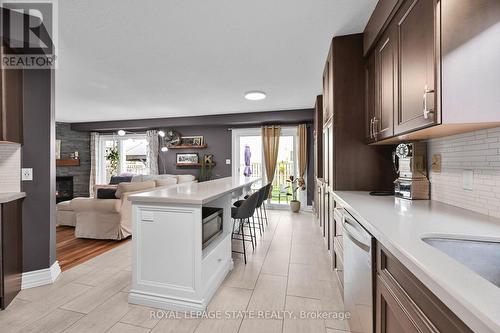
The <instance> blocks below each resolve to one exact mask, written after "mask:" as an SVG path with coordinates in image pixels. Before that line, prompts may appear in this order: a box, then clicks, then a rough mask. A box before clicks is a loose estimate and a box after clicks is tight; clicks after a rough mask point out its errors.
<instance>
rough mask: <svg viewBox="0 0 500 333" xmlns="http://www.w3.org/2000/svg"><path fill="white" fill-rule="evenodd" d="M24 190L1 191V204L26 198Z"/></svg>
mask: <svg viewBox="0 0 500 333" xmlns="http://www.w3.org/2000/svg"><path fill="white" fill-rule="evenodd" d="M25 196H26V193H24V192H0V204H3V203H6V202H10V201H14V200H17V199H21V198H24V197H25Z"/></svg>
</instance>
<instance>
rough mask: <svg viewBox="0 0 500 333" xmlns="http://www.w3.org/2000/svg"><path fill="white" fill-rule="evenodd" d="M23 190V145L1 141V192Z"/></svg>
mask: <svg viewBox="0 0 500 333" xmlns="http://www.w3.org/2000/svg"><path fill="white" fill-rule="evenodd" d="M19 191H21V146H20V145H18V144H4V143H0V192H19Z"/></svg>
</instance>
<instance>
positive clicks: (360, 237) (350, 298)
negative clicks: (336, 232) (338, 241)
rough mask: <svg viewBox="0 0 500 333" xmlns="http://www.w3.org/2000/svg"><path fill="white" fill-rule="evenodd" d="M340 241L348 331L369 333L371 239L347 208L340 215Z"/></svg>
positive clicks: (371, 314)
mask: <svg viewBox="0 0 500 333" xmlns="http://www.w3.org/2000/svg"><path fill="white" fill-rule="evenodd" d="M342 229H343V243H344V306H345V311H348V312H350V317H349V326H350V329H351V331H353V332H360V333H372V332H373V331H374V330H373V277H374V267H373V263H374V262H375V261H374V251H375V246H374V244H375V243H374V239H373V236H372V235H370V233H369V232H368V231H366V230H365V229H364V228H363V226H362V225H361V224H360V223H359V222H358V221H356V220H355V219H354V218H353V217H352V216H351V215H350V214H349V212H348V211H346V210H344V211H343V219H342Z"/></svg>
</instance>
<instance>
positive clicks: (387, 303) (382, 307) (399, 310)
mask: <svg viewBox="0 0 500 333" xmlns="http://www.w3.org/2000/svg"><path fill="white" fill-rule="evenodd" d="M375 306H376V318H375V326H376V333H418V332H421V331H420V330H418V329H417V327H415V325H414V324H413V322H412V320H410V318H409V317H408V315H407V313H408V312H407V311H406V310H405V309H404V308H403V307H402V306H401V305H400V304H399V300H398V299H397V297H396V296H395V295H394V294H393V293H392V292H391V290H390V289H389V288H388V287H387V285H386V284H385V282H384V280H383V279H382V278H381V277H380V276H377V291H376V305H375Z"/></svg>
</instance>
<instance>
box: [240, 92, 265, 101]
mask: <svg viewBox="0 0 500 333" xmlns="http://www.w3.org/2000/svg"><path fill="white" fill-rule="evenodd" d="M245 98H246V99H248V100H250V101H260V100H263V99H264V98H266V93H265V92H263V91H249V92H247V93H245Z"/></svg>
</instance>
